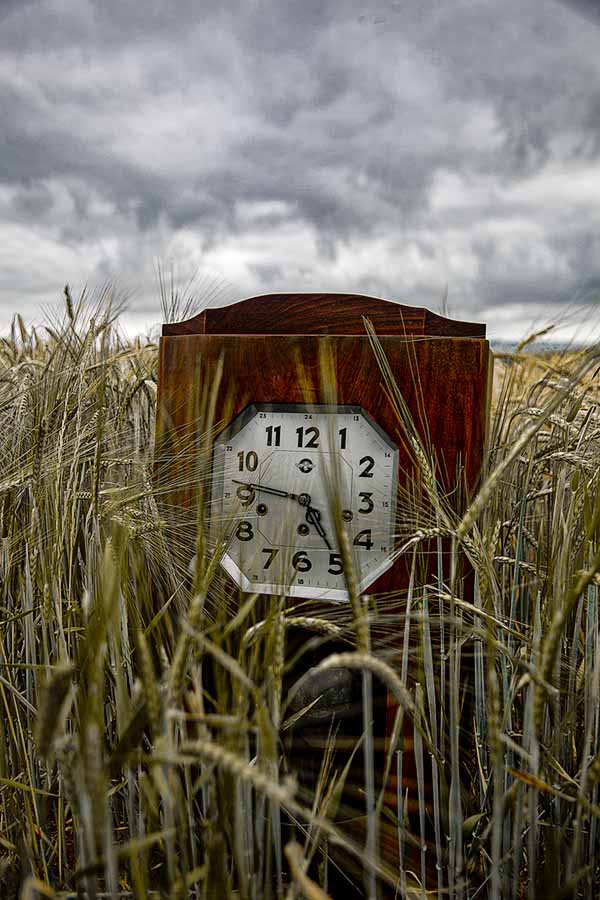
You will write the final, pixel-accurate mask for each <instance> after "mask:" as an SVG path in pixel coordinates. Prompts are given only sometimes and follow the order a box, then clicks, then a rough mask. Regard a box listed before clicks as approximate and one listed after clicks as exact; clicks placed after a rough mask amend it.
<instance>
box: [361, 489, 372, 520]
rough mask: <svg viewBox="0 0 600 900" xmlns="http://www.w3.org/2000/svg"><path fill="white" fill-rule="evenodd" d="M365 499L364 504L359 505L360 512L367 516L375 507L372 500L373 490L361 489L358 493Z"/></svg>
mask: <svg viewBox="0 0 600 900" xmlns="http://www.w3.org/2000/svg"><path fill="white" fill-rule="evenodd" d="M358 496H359V497H360V498H361V500H362V501H363V504H364V505H363V506H359V507H358V511H359V513H362V514H363V516H367V515H368V514H369V513H371V512H373V510H374V509H375V504H374V503H373V501H372V500H371V497H372V496H373V494H372V493H371V491H361V492H360V493H359V495H358Z"/></svg>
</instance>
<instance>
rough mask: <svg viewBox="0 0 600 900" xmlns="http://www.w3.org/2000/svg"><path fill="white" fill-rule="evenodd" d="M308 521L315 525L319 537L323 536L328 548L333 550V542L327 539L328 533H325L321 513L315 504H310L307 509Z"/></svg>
mask: <svg viewBox="0 0 600 900" xmlns="http://www.w3.org/2000/svg"><path fill="white" fill-rule="evenodd" d="M306 521H307V522H308V524H309V525H314V527H315V531H316V532H317V534H318V535H319V537H321V538H323V540H324V541H325V545H326V547H327V549H328V550H331V544H330V543H329V541H328V540H327V534H326V533H325V529H324V528H323V525H322V524H321V513H320V512H319V510H318V509H315V508H314V506H309V507H308V508H307V510H306Z"/></svg>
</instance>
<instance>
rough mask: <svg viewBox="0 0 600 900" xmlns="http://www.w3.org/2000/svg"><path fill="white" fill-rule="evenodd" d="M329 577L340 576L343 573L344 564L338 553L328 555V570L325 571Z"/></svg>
mask: <svg viewBox="0 0 600 900" xmlns="http://www.w3.org/2000/svg"><path fill="white" fill-rule="evenodd" d="M327 571H328V572H329V574H330V575H341V574H342V572H343V571H344V564H343V563H342V557H341V556H340V554H339V553H330V554H329V568H328V569H327Z"/></svg>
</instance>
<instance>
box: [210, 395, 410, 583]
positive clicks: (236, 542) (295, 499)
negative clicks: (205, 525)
mask: <svg viewBox="0 0 600 900" xmlns="http://www.w3.org/2000/svg"><path fill="white" fill-rule="evenodd" d="M397 470H398V449H397V447H396V446H395V444H394V443H393V442H392V441H391V440H390V438H389V437H388V435H387V434H386V433H385V432H384V431H383V430H382V429H381V428H380V427H379V425H377V424H376V423H375V422H374V421H373V419H371V418H370V416H369V415H368V414H367V413H366V412H365V411H364V410H363V409H362V408H361V407H360V406H333V407H332V406H324V405H311V406H306V405H302V404H289V405H282V404H254V405H252V406H249V407H247V408H246V409H245V410H244V411H243V412H242V413H240V415H239V416H237V418H236V419H234V421H233V422H232V423H231V425H230V426H229V427H228V428H227V429H226V430H225V431H224V432H222V433H221V435H220V436H219V438H218V440H217V443H216V445H215V451H214V459H213V476H212V478H213V483H212V503H211V525H212V529H213V535H214V536H215V538H216V537H218V536H219V535H221V536H226V537H227V539H228V542H227V549H226V551H225V553H224V555H223V558H222V565H223V567H224V569H225V570H226V571H227V572H228V574H229V575H230V576H231V578H232V579H233V580H234V581H235V583H236V584H237V585H238V586H239V587H240V588H241V590H243V591H248V592H254V591H256V592H259V593H264V594H285V595H287V596H293V597H313V598H318V599H326V600H347V599H348V592H347V589H346V580H345V576H344V568H343V565H342V557H341V554H340V548H339V545H338V539H337V532H336V527H335V521H334V515H335V513H334V511H333V508H334V505H333V504H332V492H334V493H335V496H336V497H337V498H338V499H337V509H338V512H337V515H338V516H339V517H340V519H341V523H342V525H343V527H344V529H345V530H346V532H347V534H348V538H349V543H350V546H351V548H352V552H353V555H354V564H355V569H356V573H357V576H358V579H359V583H360V589H361V590H365V589H366V588H367V587H368V586H369V585H370V584H372V583H373V582H374V581H375V580H376V579H377V578H378V577H379V576H380V575H381V574H382V573H383V572H385V571H386V569H388V568H389V567H390V565H391V563H392V550H393V535H394V521H395V513H396V494H397Z"/></svg>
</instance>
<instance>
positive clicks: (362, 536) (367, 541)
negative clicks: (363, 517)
mask: <svg viewBox="0 0 600 900" xmlns="http://www.w3.org/2000/svg"><path fill="white" fill-rule="evenodd" d="M352 543H353V544H354V546H355V547H364V549H365V550H372V549H373V541H372V540H371V529H370V528H365V530H364V531H359V532H358V534H357V535H356V537H355V538H354V540H353V541H352Z"/></svg>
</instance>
